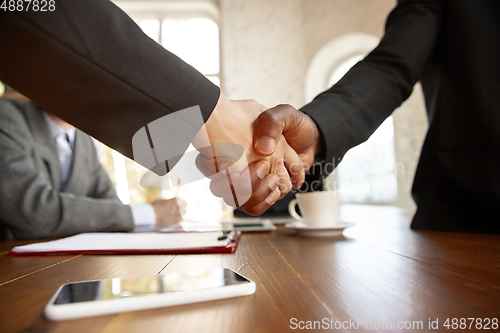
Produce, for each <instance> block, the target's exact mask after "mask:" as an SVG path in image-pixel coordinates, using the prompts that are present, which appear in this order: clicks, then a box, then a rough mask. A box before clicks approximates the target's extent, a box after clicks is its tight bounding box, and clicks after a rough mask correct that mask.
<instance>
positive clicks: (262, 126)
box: [253, 104, 322, 187]
mask: <svg viewBox="0 0 500 333" xmlns="http://www.w3.org/2000/svg"><path fill="white" fill-rule="evenodd" d="M283 137H284V138H285V139H286V141H287V143H288V144H289V145H290V147H291V148H293V149H294V150H295V152H296V153H297V154H298V156H299V157H300V159H301V160H302V162H303V163H304V166H305V171H307V170H309V168H310V167H311V166H312V163H313V161H314V156H316V155H317V154H319V153H320V151H321V148H322V139H321V135H320V132H319V130H318V127H317V126H316V123H315V122H314V120H312V119H311V117H309V116H308V115H307V114H305V113H303V112H300V111H298V110H296V109H295V108H294V107H293V106H291V105H288V104H281V105H278V106H275V107H273V108H270V109H268V110H266V111H264V112H262V113H261V114H260V115H259V116H258V117H257V119H256V120H255V126H254V132H253V142H254V147H255V150H256V151H257V153H259V154H261V155H264V156H268V155H271V154H273V153H274V152H275V150H276V147H277V145H279V142H280V141H281V140H282V138H283ZM300 185H302V184H300ZM299 187H300V186H299Z"/></svg>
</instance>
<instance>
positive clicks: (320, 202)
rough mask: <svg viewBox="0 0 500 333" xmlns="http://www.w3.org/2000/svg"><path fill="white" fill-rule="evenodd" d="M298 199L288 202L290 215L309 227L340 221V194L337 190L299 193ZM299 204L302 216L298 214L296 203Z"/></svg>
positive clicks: (323, 225)
mask: <svg viewBox="0 0 500 333" xmlns="http://www.w3.org/2000/svg"><path fill="white" fill-rule="evenodd" d="M295 197H296V199H293V200H292V201H290V203H289V204H288V212H289V213H290V215H291V216H292V217H293V218H294V219H296V220H298V221H300V222H303V223H305V224H307V225H308V226H309V227H326V226H334V225H335V224H337V223H339V221H338V213H339V205H340V201H339V194H338V192H337V191H320V192H307V193H297V194H296V195H295ZM296 204H299V208H300V212H301V213H302V216H300V215H299V214H297V212H296V210H295V205H296Z"/></svg>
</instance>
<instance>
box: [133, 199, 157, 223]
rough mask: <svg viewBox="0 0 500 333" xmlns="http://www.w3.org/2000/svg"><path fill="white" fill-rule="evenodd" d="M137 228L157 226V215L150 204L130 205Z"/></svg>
mask: <svg viewBox="0 0 500 333" xmlns="http://www.w3.org/2000/svg"><path fill="white" fill-rule="evenodd" d="M130 210H131V211H132V219H133V220H134V225H135V226H139V225H140V226H148V225H155V223H156V215H155V211H154V209H153V206H151V205H148V204H142V205H130Z"/></svg>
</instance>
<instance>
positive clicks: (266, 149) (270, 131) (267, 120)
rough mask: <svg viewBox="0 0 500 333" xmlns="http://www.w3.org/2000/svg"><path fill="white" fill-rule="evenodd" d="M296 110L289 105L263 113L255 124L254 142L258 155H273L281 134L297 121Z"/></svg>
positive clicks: (282, 105) (278, 106) (281, 105)
mask: <svg viewBox="0 0 500 333" xmlns="http://www.w3.org/2000/svg"><path fill="white" fill-rule="evenodd" d="M294 112H297V111H296V110H295V108H294V107H293V106H291V105H288V104H280V105H277V106H275V107H273V108H270V109H268V110H266V111H264V112H262V113H261V114H260V115H259V116H258V117H257V119H256V120H255V123H254V130H253V142H254V148H255V150H256V151H257V153H259V154H261V155H264V156H268V155H272V154H273V153H274V151H275V149H276V147H277V146H278V143H279V140H280V137H281V134H282V133H283V132H285V131H286V130H287V129H288V128H289V127H290V126H291V125H292V124H293V122H294V120H295V119H296V117H295V115H294Z"/></svg>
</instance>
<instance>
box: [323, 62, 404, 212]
mask: <svg viewBox="0 0 500 333" xmlns="http://www.w3.org/2000/svg"><path fill="white" fill-rule="evenodd" d="M363 58H364V56H363V55H356V56H353V57H351V58H349V59H347V60H345V61H344V62H342V63H341V64H340V65H339V66H338V67H337V68H336V69H335V70H334V71H333V73H332V75H331V77H330V81H329V85H328V86H329V87H330V86H332V85H334V84H335V83H337V82H338V81H339V80H340V79H341V78H342V77H343V76H344V75H345V74H346V73H347V72H348V71H349V69H351V67H353V66H354V65H355V64H356V63H358V62H359V61H360V60H362V59H363ZM396 171H397V170H396V154H395V151H394V125H393V119H392V116H390V117H388V118H387V119H386V120H385V121H384V122H383V123H382V124H381V125H380V126H379V128H378V129H377V130H376V131H375V132H374V133H373V134H372V135H371V136H370V138H369V139H368V140H367V141H366V142H364V143H362V144H360V145H358V146H356V147H354V148H352V149H350V150H349V151H348V152H347V153H346V155H345V156H344V159H343V160H342V162H341V163H340V164H339V167H338V170H337V172H338V180H337V187H338V190H339V192H340V200H341V201H342V202H358V203H385V202H388V203H393V202H395V201H396V200H397V196H398V182H397V177H396Z"/></svg>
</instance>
